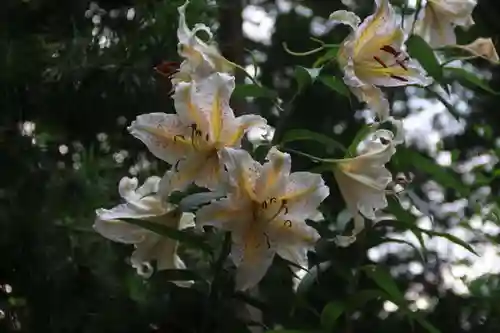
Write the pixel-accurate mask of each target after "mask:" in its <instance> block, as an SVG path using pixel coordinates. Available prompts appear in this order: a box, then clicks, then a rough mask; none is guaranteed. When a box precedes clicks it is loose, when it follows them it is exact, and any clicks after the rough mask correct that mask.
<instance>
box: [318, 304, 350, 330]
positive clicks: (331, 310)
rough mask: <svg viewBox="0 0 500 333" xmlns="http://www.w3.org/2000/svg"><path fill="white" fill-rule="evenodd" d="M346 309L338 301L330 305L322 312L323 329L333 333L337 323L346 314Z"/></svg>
mask: <svg viewBox="0 0 500 333" xmlns="http://www.w3.org/2000/svg"><path fill="white" fill-rule="evenodd" d="M344 308H345V307H344V305H343V304H342V303H340V302H337V301H333V302H330V303H328V304H327V305H326V306H325V307H324V308H323V311H322V312H321V327H323V328H324V329H325V330H327V331H332V329H333V327H334V326H335V322H336V321H337V319H339V317H340V316H341V315H342V313H343V312H344Z"/></svg>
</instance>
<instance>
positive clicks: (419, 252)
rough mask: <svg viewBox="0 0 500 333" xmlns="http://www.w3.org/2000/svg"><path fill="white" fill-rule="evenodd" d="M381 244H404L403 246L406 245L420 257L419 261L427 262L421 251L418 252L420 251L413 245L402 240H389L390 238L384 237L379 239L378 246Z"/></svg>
mask: <svg viewBox="0 0 500 333" xmlns="http://www.w3.org/2000/svg"><path fill="white" fill-rule="evenodd" d="M382 243H398V244H404V245H408V246H410V247H411V248H412V249H414V250H415V252H417V253H418V254H419V255H420V259H421V260H422V262H425V261H427V260H426V257H425V256H424V254H423V253H422V251H420V249H419V248H418V247H416V246H415V245H414V244H412V243H410V242H408V241H406V240H404V239H397V238H391V237H384V238H382V239H381V242H380V244H382Z"/></svg>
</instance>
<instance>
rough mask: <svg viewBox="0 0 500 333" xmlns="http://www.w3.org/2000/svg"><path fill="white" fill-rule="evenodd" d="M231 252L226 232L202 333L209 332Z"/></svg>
mask: <svg viewBox="0 0 500 333" xmlns="http://www.w3.org/2000/svg"><path fill="white" fill-rule="evenodd" d="M230 250H231V233H230V232H226V234H225V235H224V242H223V243H222V248H221V251H220V254H219V257H218V258H217V261H216V262H215V263H214V265H213V272H214V276H213V278H212V282H211V283H210V286H209V292H208V297H207V301H206V303H205V309H204V311H203V319H202V322H201V330H200V332H208V331H207V326H208V323H209V317H210V315H209V314H210V313H212V312H213V308H214V307H215V306H216V304H215V303H216V298H217V292H218V291H219V287H220V282H221V279H220V278H221V275H222V272H223V271H224V270H223V266H224V261H226V258H227V256H228V255H229V252H230Z"/></svg>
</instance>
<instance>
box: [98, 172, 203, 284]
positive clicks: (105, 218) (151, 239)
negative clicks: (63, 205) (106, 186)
mask: <svg viewBox="0 0 500 333" xmlns="http://www.w3.org/2000/svg"><path fill="white" fill-rule="evenodd" d="M159 183H160V178H159V177H155V176H153V177H149V178H148V179H147V180H146V181H145V182H144V184H143V185H142V186H140V187H138V181H137V178H128V177H124V178H122V179H121V180H120V184H119V186H118V190H119V193H120V196H121V197H122V198H123V199H124V201H125V203H123V204H120V205H118V206H116V207H113V208H111V209H103V208H100V209H97V210H96V215H97V217H96V220H95V223H94V230H96V231H97V232H98V233H99V234H101V235H102V236H104V237H106V238H108V239H110V240H112V241H115V242H119V243H124V244H134V245H135V251H134V252H133V253H132V256H131V258H130V261H131V264H132V267H134V268H135V269H137V273H138V274H139V275H141V276H144V277H149V276H151V274H152V273H153V268H152V266H151V262H152V261H156V268H157V270H164V269H184V268H186V266H185V265H184V263H183V262H182V260H181V259H180V258H179V256H178V255H177V253H176V252H177V241H175V240H172V239H170V238H165V237H163V236H160V235H158V234H156V233H153V232H152V231H149V230H146V229H143V228H141V227H139V226H136V225H133V224H131V223H127V222H125V221H123V219H140V220H147V221H151V222H155V223H159V224H163V225H165V226H169V227H171V228H175V229H179V230H180V229H185V228H189V227H194V215H193V214H191V213H184V214H183V213H180V212H179V211H178V210H177V209H176V206H175V205H172V204H169V203H167V202H166V201H164V200H162V198H161V197H160V196H159V195H158V185H159ZM174 282H175V283H177V284H178V285H186V284H189V283H186V281H174Z"/></svg>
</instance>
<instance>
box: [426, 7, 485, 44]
mask: <svg viewBox="0 0 500 333" xmlns="http://www.w3.org/2000/svg"><path fill="white" fill-rule="evenodd" d="M476 5H477V0H427V3H426V5H425V9H424V12H423V18H421V19H420V20H419V21H418V23H417V25H416V28H417V29H416V33H418V34H419V35H420V36H422V37H423V38H424V39H425V40H426V41H427V42H428V43H429V45H431V46H433V47H440V46H446V45H453V44H456V43H457V40H456V39H457V38H456V36H455V26H461V27H463V28H469V27H470V26H472V25H474V20H473V19H472V11H473V10H474V7H476Z"/></svg>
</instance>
